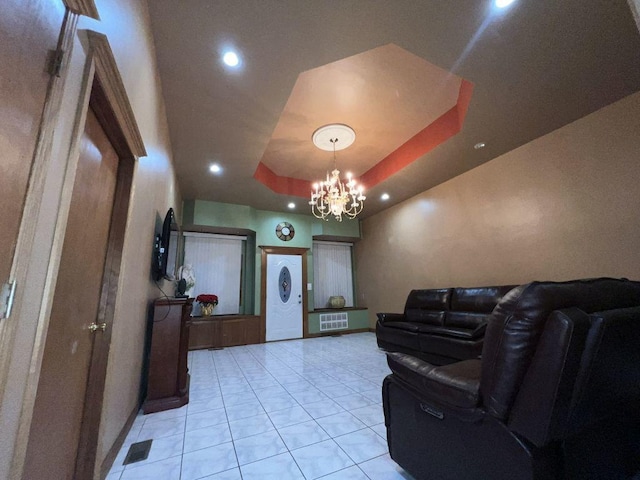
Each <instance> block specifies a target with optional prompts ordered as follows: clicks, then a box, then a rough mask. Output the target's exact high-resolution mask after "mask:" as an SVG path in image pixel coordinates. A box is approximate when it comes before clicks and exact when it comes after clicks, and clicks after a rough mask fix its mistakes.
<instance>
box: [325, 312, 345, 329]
mask: <svg viewBox="0 0 640 480" xmlns="http://www.w3.org/2000/svg"><path fill="white" fill-rule="evenodd" d="M346 328H349V314H348V313H347V312H338V313H321V314H320V331H321V332H328V331H330V330H344V329H346Z"/></svg>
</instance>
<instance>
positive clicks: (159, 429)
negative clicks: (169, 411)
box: [136, 417, 185, 442]
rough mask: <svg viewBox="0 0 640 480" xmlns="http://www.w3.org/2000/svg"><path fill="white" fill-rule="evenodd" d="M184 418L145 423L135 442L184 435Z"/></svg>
mask: <svg viewBox="0 0 640 480" xmlns="http://www.w3.org/2000/svg"><path fill="white" fill-rule="evenodd" d="M184 425H185V417H178V418H170V419H167V420H152V421H145V422H144V425H142V429H140V433H139V434H138V439H137V440H136V441H137V442H141V441H143V440H149V439H156V438H161V437H170V436H171V435H177V434H180V433H184Z"/></svg>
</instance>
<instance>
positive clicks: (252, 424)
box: [229, 413, 275, 440]
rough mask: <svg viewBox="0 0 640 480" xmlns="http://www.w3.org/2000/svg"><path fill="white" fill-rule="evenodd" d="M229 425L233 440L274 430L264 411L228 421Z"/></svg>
mask: <svg viewBox="0 0 640 480" xmlns="http://www.w3.org/2000/svg"><path fill="white" fill-rule="evenodd" d="M229 427H230V428H231V435H233V439H234V440H239V439H241V438H245V437H250V436H252V435H258V434H259V433H265V432H268V431H270V430H275V427H274V426H273V423H271V419H270V418H269V416H268V415H267V414H266V413H261V414H259V415H256V416H254V417H249V418H243V419H242V420H234V421H233V422H229Z"/></svg>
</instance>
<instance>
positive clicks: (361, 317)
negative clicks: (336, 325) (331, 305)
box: [309, 308, 369, 334]
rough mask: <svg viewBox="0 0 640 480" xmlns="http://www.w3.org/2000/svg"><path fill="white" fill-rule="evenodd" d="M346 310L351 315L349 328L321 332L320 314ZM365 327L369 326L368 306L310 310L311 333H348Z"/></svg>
mask: <svg viewBox="0 0 640 480" xmlns="http://www.w3.org/2000/svg"><path fill="white" fill-rule="evenodd" d="M339 312H346V313H347V314H348V315H349V328H347V329H345V330H332V331H327V332H320V315H321V314H323V313H339ZM363 328H366V329H368V328H369V312H368V310H367V309H366V308H362V309H360V308H359V309H355V310H348V309H345V310H342V309H337V310H322V311H315V312H309V333H310V334H314V333H327V334H330V333H348V332H350V331H351V330H361V329H363Z"/></svg>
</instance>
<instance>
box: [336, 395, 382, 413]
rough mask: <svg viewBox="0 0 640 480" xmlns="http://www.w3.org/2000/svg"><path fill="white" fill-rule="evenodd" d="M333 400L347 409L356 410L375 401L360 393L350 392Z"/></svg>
mask: <svg viewBox="0 0 640 480" xmlns="http://www.w3.org/2000/svg"><path fill="white" fill-rule="evenodd" d="M333 401H334V402H336V403H337V404H338V405H340V406H341V407H342V408H344V409H345V410H355V409H356V408H362V407H366V406H368V405H371V404H372V403H373V402H372V401H371V400H370V399H368V398H367V397H365V396H364V395H360V394H359V393H349V394H347V395H343V396H341V397H336V398H334V399H333Z"/></svg>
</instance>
